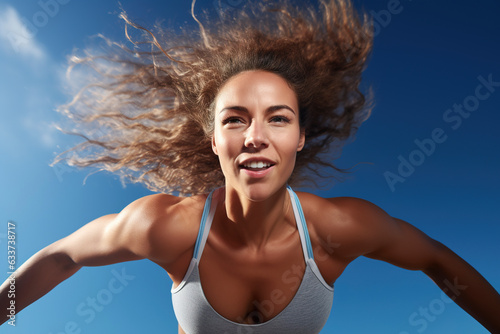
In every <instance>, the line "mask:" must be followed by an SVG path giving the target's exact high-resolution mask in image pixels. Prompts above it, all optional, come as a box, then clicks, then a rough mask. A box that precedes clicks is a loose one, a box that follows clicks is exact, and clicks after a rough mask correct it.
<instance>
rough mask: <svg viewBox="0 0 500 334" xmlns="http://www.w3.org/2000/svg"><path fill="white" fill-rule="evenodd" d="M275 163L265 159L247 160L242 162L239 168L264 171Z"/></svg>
mask: <svg viewBox="0 0 500 334" xmlns="http://www.w3.org/2000/svg"><path fill="white" fill-rule="evenodd" d="M274 165H275V163H273V162H272V161H269V160H265V159H251V160H250V159H249V160H246V161H243V162H242V163H241V164H240V168H243V169H247V170H257V171H258V170H266V169H268V168H270V167H272V166H274Z"/></svg>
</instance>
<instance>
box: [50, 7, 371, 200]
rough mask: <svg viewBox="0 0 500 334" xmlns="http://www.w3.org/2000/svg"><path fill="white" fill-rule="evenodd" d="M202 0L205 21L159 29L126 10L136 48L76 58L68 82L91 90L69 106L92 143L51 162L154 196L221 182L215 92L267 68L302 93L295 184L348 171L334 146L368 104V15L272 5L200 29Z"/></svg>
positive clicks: (106, 46) (107, 46) (106, 43)
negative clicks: (215, 148)
mask: <svg viewBox="0 0 500 334" xmlns="http://www.w3.org/2000/svg"><path fill="white" fill-rule="evenodd" d="M194 3H195V1H193V3H192V8H191V10H192V16H193V18H194V20H195V21H196V22H197V23H198V26H199V29H195V30H193V29H192V30H190V31H188V30H183V31H181V32H175V31H169V30H166V29H163V28H159V27H156V28H155V30H154V32H153V30H149V29H146V28H144V27H141V26H139V25H137V24H135V23H134V22H132V21H131V20H130V19H129V18H128V17H127V15H126V14H125V13H122V14H121V17H122V18H123V19H124V20H125V34H126V37H127V39H128V41H127V43H128V45H129V47H127V45H126V44H120V43H116V42H113V41H111V40H109V39H107V38H105V37H103V36H101V37H102V41H103V43H101V47H102V48H101V49H100V51H97V50H93V51H92V52H91V51H88V50H87V51H85V53H84V54H83V55H80V56H73V57H71V60H70V65H69V69H68V73H69V75H70V82H71V81H73V82H78V83H79V84H80V85H83V88H80V89H79V90H78V92H77V93H76V94H75V96H74V98H73V100H72V101H71V102H70V103H68V104H66V105H64V106H62V107H61V108H60V111H61V112H62V113H64V114H65V115H67V116H68V117H69V118H70V119H71V120H73V121H74V125H73V126H74V128H73V129H72V131H71V133H73V134H77V135H79V136H81V137H83V138H84V139H85V141H84V142H81V143H80V144H78V145H76V146H75V147H73V148H71V149H70V150H68V151H66V152H63V153H61V154H60V155H59V156H58V157H56V159H55V161H54V163H57V162H59V161H61V160H66V161H67V162H68V163H69V164H70V165H74V166H80V167H86V166H96V167H97V168H98V169H99V170H107V171H110V172H114V173H117V174H119V175H120V176H121V177H122V178H123V179H126V180H129V181H132V182H141V183H143V184H145V185H146V186H147V187H148V188H149V189H151V190H153V191H156V192H165V193H173V192H177V193H179V194H199V193H203V192H206V191H208V190H210V189H212V188H214V187H218V186H222V185H223V184H224V175H223V173H222V171H221V168H220V164H219V161H218V158H217V156H216V155H215V154H214V153H213V152H212V149H211V136H212V134H213V128H214V110H213V108H214V100H215V98H216V96H217V93H218V91H219V89H220V88H221V86H222V85H223V84H224V83H225V82H226V81H227V80H228V79H229V78H231V77H232V76H234V75H235V74H237V73H240V72H242V71H247V70H264V71H269V72H272V73H276V74H278V75H280V76H282V77H283V78H284V79H285V80H286V81H287V82H288V83H289V84H290V85H291V87H292V88H293V89H294V90H295V92H296V94H297V97H298V101H299V115H300V125H301V128H302V130H303V131H305V135H306V144H305V147H304V148H303V150H302V151H300V152H298V153H297V159H296V166H295V169H294V172H293V174H292V176H291V178H290V180H289V183H290V184H292V185H294V184H297V183H298V181H301V180H306V179H307V180H310V179H314V177H315V176H322V171H324V170H326V169H328V168H329V169H330V170H334V171H343V170H342V169H340V168H338V167H336V166H335V165H334V164H333V163H332V161H333V160H334V159H335V157H334V154H332V151H338V150H339V149H340V148H341V145H342V143H344V142H345V140H346V139H348V138H350V137H351V136H352V135H353V133H354V132H355V130H356V129H357V128H358V126H359V125H360V124H361V123H362V121H364V120H365V119H366V118H367V117H368V115H369V111H370V103H368V102H367V101H368V100H369V99H366V98H365V96H364V94H363V93H362V92H361V91H360V88H359V86H360V83H361V77H362V72H363V70H364V68H365V64H366V61H367V58H368V57H369V55H370V52H371V49H372V41H373V33H372V24H371V21H370V19H369V18H368V17H367V15H366V14H365V15H363V16H360V15H359V14H358V12H357V11H356V10H355V9H354V8H353V6H352V4H351V3H350V1H348V0H324V1H323V0H321V1H320V3H319V7H318V8H315V7H314V6H312V5H310V6H309V7H307V8H298V7H295V6H293V5H292V4H291V3H290V2H288V1H287V0H285V1H280V2H279V3H273V2H272V1H263V2H260V3H255V4H248V5H246V6H245V7H244V8H242V9H241V10H239V11H238V12H237V13H233V14H235V15H233V16H231V17H229V16H228V15H223V13H221V16H220V17H219V19H218V21H217V22H214V20H213V18H210V25H203V24H202V23H201V22H200V21H199V20H198V18H197V17H196V16H195V15H194ZM133 35H139V37H138V38H134V37H133ZM82 66H83V67H82ZM76 68H78V70H76ZM332 149H335V150H332ZM325 167H326V169H325Z"/></svg>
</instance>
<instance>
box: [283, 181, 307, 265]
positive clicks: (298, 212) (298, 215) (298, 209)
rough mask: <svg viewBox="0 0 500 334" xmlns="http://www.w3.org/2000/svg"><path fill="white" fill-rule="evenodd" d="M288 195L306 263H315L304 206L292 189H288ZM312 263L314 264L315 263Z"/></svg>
mask: <svg viewBox="0 0 500 334" xmlns="http://www.w3.org/2000/svg"><path fill="white" fill-rule="evenodd" d="M287 189H288V193H289V194H290V199H291V202H292V208H293V214H294V215H295V222H296V223H297V230H298V231H299V236H300V242H301V243H302V251H303V252H304V259H305V260H306V262H309V261H308V260H313V261H314V256H313V251H312V246H311V239H310V238H309V231H308V230H307V224H306V218H305V217H304V212H303V211H302V206H301V205H300V201H299V197H298V196H297V194H296V193H295V192H294V191H293V190H292V188H290V186H288V187H287ZM313 261H312V262H313Z"/></svg>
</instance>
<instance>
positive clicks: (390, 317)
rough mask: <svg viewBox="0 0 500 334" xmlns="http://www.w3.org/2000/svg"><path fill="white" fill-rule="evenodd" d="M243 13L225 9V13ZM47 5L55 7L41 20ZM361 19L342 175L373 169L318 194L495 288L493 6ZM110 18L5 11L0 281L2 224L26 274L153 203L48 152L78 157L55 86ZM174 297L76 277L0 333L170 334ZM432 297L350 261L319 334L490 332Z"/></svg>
mask: <svg viewBox="0 0 500 334" xmlns="http://www.w3.org/2000/svg"><path fill="white" fill-rule="evenodd" d="M56 1H57V2H56ZM244 1H246V0H220V2H221V3H222V4H223V5H225V6H226V7H227V8H229V9H228V10H231V11H236V10H238V8H240V7H241V5H242V4H243V3H244ZM49 3H52V4H54V3H57V4H58V7H57V8H56V7H54V6H48V5H47V6H43V5H42V4H49ZM121 3H122V6H123V8H124V9H126V10H127V11H128V12H129V14H130V16H131V17H132V18H133V19H135V20H136V21H137V22H139V23H141V24H143V25H145V26H152V24H153V22H154V21H155V20H164V23H165V24H167V25H168V24H172V25H173V26H174V27H176V28H177V27H179V26H181V25H184V24H185V23H187V24H189V25H191V26H192V25H193V22H192V20H191V19H190V18H189V9H190V5H189V2H188V1H183V2H180V1H179V2H174V1H159V0H147V1H141V2H139V1H130V0H122V1H121ZM174 3H175V4H174ZM213 3H214V1H209V0H206V1H200V2H199V3H198V9H199V10H201V8H205V9H208V10H213V9H214V5H213ZM215 3H216V2H215ZM356 5H357V6H359V7H360V8H361V7H364V8H365V10H367V11H368V12H372V13H375V14H376V15H375V16H376V19H375V21H376V22H377V36H376V38H375V48H374V53H373V57H372V59H371V61H370V64H369V68H368V70H367V71H366V74H365V78H366V81H365V84H366V85H371V86H372V87H373V89H374V93H375V101H376V107H375V109H374V111H373V114H372V117H371V118H370V119H369V120H368V121H367V122H366V123H365V124H364V125H363V126H362V127H361V129H360V130H359V132H358V135H357V138H356V140H355V141H354V142H352V143H350V144H349V145H347V146H346V148H345V149H344V151H343V154H342V156H341V158H340V159H339V164H340V165H341V166H343V167H349V166H351V165H354V164H356V163H358V162H370V163H371V164H362V165H359V166H358V167H357V168H356V170H355V172H354V173H352V174H351V175H350V176H349V177H348V178H347V179H346V180H345V181H344V182H342V183H336V184H335V185H334V186H333V187H331V189H329V190H323V191H314V190H313V192H315V193H317V194H320V195H322V196H327V197H331V196H355V197H361V198H364V199H367V200H369V201H372V202H374V203H375V204H377V205H379V206H381V207H382V208H383V209H384V210H386V211H387V212H389V213H390V214H391V215H393V216H395V217H398V218H402V219H404V220H407V221H409V222H410V223H412V224H414V225H415V226H417V227H418V228H420V229H421V230H423V231H424V232H425V233H427V234H428V235H430V236H431V237H433V238H435V239H437V240H439V241H441V242H443V243H444V244H446V245H447V246H449V247H450V248H451V249H453V250H454V251H455V252H457V253H458V254H459V255H461V256H462V257H463V258H464V259H465V260H467V261H468V262H469V263H471V264H472V265H473V266H474V267H475V268H476V269H477V270H479V271H480V272H481V273H482V274H483V275H484V276H485V277H486V278H487V279H488V280H489V281H490V282H491V283H492V284H493V286H495V287H496V289H497V290H498V289H500V266H499V262H498V261H499V260H498V259H499V255H500V245H499V243H498V239H499V235H500V218H499V217H500V209H499V205H498V203H499V202H500V190H499V189H500V176H499V174H498V173H499V171H500V168H499V166H500V150H499V146H500V145H499V144H500V134H499V133H500V131H499V130H498V127H499V124H500V43H499V42H500V40H499V37H498V32H499V31H500V21H499V20H498V17H497V16H498V13H499V12H500V3H499V2H498V1H496V0H481V1H477V2H472V1H465V0H460V1H453V2H451V1H449V2H444V1H431V0H418V1H417V0H414V1H411V0H401V2H397V1H393V0H391V1H389V0H376V1H368V0H363V1H361V0H359V1H356ZM388 8H389V9H390V10H392V13H391V14H390V15H387V14H388V13H390V12H388V11H387V10H388ZM118 12H119V5H118V2H117V1H110V0H104V1H102V0H101V1H97V0H86V1H82V0H80V1H79V0H51V1H49V0H42V1H40V2H39V1H35V0H32V1H28V0H21V1H14V0H10V1H5V0H0V101H1V107H0V113H1V121H0V157H1V158H0V161H1V164H0V190H1V191H0V270H1V272H0V276H1V277H7V274H6V273H7V271H8V268H7V251H6V246H7V243H6V241H7V239H6V234H7V222H8V221H10V220H11V221H14V222H15V223H16V233H17V261H18V263H19V264H20V263H22V262H24V261H25V260H27V259H28V258H29V256H31V255H32V254H34V253H35V252H36V251H38V250H39V249H41V248H43V247H44V246H46V245H48V244H50V243H52V242H54V241H56V240H58V239H59V238H62V237H64V236H66V235H68V234H69V233H71V232H73V231H74V230H76V229H77V228H79V227H80V226H82V225H84V224H85V223H86V222H88V221H90V220H92V219H94V218H96V217H99V216H101V215H104V214H108V213H114V212H118V211H120V210H121V209H122V208H123V207H124V206H126V205H127V204H128V203H130V202H131V201H133V200H135V199H137V198H138V197H141V196H144V195H147V194H149V193H150V192H149V191H147V190H146V189H144V188H142V187H140V186H134V185H129V186H127V187H126V188H123V187H122V186H121V184H120V182H119V180H118V179H117V178H116V177H114V176H113V175H109V174H104V173H103V174H96V175H92V176H90V177H89V178H88V179H87V182H86V184H85V185H84V184H83V181H84V179H85V176H86V175H87V172H86V171H78V170H74V169H70V168H67V167H63V166H59V167H57V168H51V167H49V163H50V162H51V160H52V159H53V158H54V156H55V153H56V152H61V150H63V149H65V148H67V147H69V145H70V144H71V143H74V139H73V138H69V137H67V136H65V135H62V134H59V133H58V132H57V131H56V130H55V129H53V127H51V124H52V123H53V122H57V121H58V120H59V116H58V115H57V113H56V112H55V108H56V106H57V105H59V104H61V103H64V102H66V101H67V99H68V96H67V95H65V94H64V88H63V87H64V86H63V82H62V80H61V78H62V76H63V73H64V67H65V64H66V56H67V55H68V54H70V53H71V52H72V50H73V49H74V48H78V49H82V48H84V47H85V46H87V45H89V44H91V41H90V40H89V36H92V35H95V34H97V33H103V34H105V35H107V36H109V37H111V38H114V39H118V40H124V35H123V22H121V21H120V20H119V19H118V17H117V16H118V15H117V13H118ZM23 29H24V30H23ZM488 81H490V84H485V82H486V83H487V82H488ZM491 82H492V83H491ZM454 105H455V107H454ZM460 105H463V107H462V111H461V114H460V112H458V111H456V110H458V108H460ZM417 142H418V143H421V144H420V146H422V145H423V148H420V147H419V145H418V144H417ZM422 143H424V144H422ZM431 143H432V144H431ZM402 161H406V162H402ZM409 164H413V165H414V166H410V165H409ZM398 169H400V170H399V171H398ZM390 173H392V174H390ZM388 175H390V180H392V181H389V182H388V180H387V176H388ZM395 177H397V178H395ZM402 181H404V182H402ZM391 184H392V186H391ZM48 274H50V273H48ZM170 286H171V281H170V279H169V278H168V276H167V275H166V273H164V272H163V271H162V270H161V269H160V268H158V267H156V266H155V265H154V264H152V263H149V262H147V261H139V262H134V263H124V264H117V265H113V266H108V267H100V268H84V269H82V270H81V271H80V272H79V273H77V274H76V275H75V276H73V277H71V278H70V279H68V280H67V281H66V282H64V283H62V284H61V285H60V286H58V287H57V288H56V289H54V290H53V291H52V292H50V293H49V294H48V295H47V296H45V297H44V298H43V299H41V300H39V301H38V302H36V303H35V304H33V305H31V306H30V307H28V308H27V309H26V310H24V311H23V312H21V313H20V315H19V316H18V319H17V322H16V324H17V326H16V327H15V328H13V327H11V326H8V325H4V326H3V327H1V328H0V332H1V333H16V334H20V333H22V334H33V333H36V334H38V333H41V334H51V333H52V334H60V333H93V334H100V333H106V334H108V333H150V332H151V333H157V332H163V333H174V332H175V331H176V322H175V318H174V314H173V311H172V307H171V298H170ZM441 296H442V295H441V292H440V290H439V289H438V288H437V287H436V286H435V284H434V283H433V282H432V281H430V280H429V279H428V278H427V277H426V276H425V275H424V274H422V273H419V272H411V271H406V270H403V269H398V268H396V267H394V266H391V265H389V264H385V263H382V262H378V261H373V260H368V259H358V260H356V261H355V262H354V263H352V264H351V265H350V266H349V267H348V268H347V269H346V271H345V273H344V275H343V276H342V277H341V278H340V279H339V280H338V281H337V283H336V290H335V297H334V304H333V310H332V314H331V316H330V319H329V321H328V323H327V325H326V326H325V328H324V330H323V332H322V333H384V334H387V333H391V334H414V333H426V334H431V333H433V334H434V333H487V331H486V330H484V329H483V328H482V327H481V326H480V325H479V324H477V323H476V322H475V321H474V320H473V319H472V318H470V317H469V316H467V314H466V313H465V312H464V311H462V310H461V309H460V308H458V307H457V306H455V305H454V304H451V303H449V300H448V299H442V298H441Z"/></svg>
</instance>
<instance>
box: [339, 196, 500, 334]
mask: <svg viewBox="0 0 500 334" xmlns="http://www.w3.org/2000/svg"><path fill="white" fill-rule="evenodd" d="M339 201H342V206H343V207H344V208H347V209H345V211H344V213H345V217H347V219H348V220H349V221H350V223H349V225H350V226H351V227H350V228H351V229H352V230H353V231H354V233H352V235H356V236H357V237H356V241H355V242H354V245H355V247H354V248H351V249H349V251H350V252H351V254H349V255H353V254H352V252H354V253H355V255H356V256H359V255H364V256H366V257H369V258H373V259H377V260H382V261H385V262H388V263H391V264H394V265H396V266H399V267H402V268H405V269H410V270H421V271H422V272H424V273H425V274H426V275H428V276H429V277H430V278H431V279H432V280H433V281H434V282H435V283H436V284H437V285H438V286H439V287H440V288H441V289H442V290H443V292H445V293H446V294H447V295H448V296H449V297H450V298H451V299H452V300H454V301H455V302H456V303H457V304H458V305H459V306H460V307H461V308H462V309H464V310H465V311H466V312H468V313H469V314H470V315H471V316H472V317H474V318H475V319H476V320H477V321H478V322H479V323H481V324H482V325H483V326H484V327H485V328H486V329H488V330H489V331H490V332H492V333H500V295H499V294H498V292H497V291H496V290H495V289H494V288H493V287H492V286H491V284H489V283H488V282H487V281H486V279H485V278H484V277H483V276H481V274H479V273H478V272H477V271H476V270H475V269H474V268H473V267H472V266H470V265H469V264H468V263H467V262H466V261H464V260H463V259H462V258H460V257H459V256H458V255H457V254H455V253H454V252H453V251H451V250H450V249H448V248H447V247H446V246H444V245H443V244H441V243H439V242H437V241H435V240H433V239H432V238H430V237H428V236H427V235H426V234H424V233H423V232H422V231H420V230H418V229H417V228H415V227H414V226H412V225H410V224H408V223H407V222H405V221H403V220H400V219H397V218H393V217H391V216H389V215H388V214H387V213H385V212H384V211H383V210H381V209H380V208H378V207H377V206H375V205H373V204H371V203H369V202H366V201H363V200H359V199H350V198H348V199H347V198H344V199H340V200H339ZM351 244H353V243H351Z"/></svg>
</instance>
